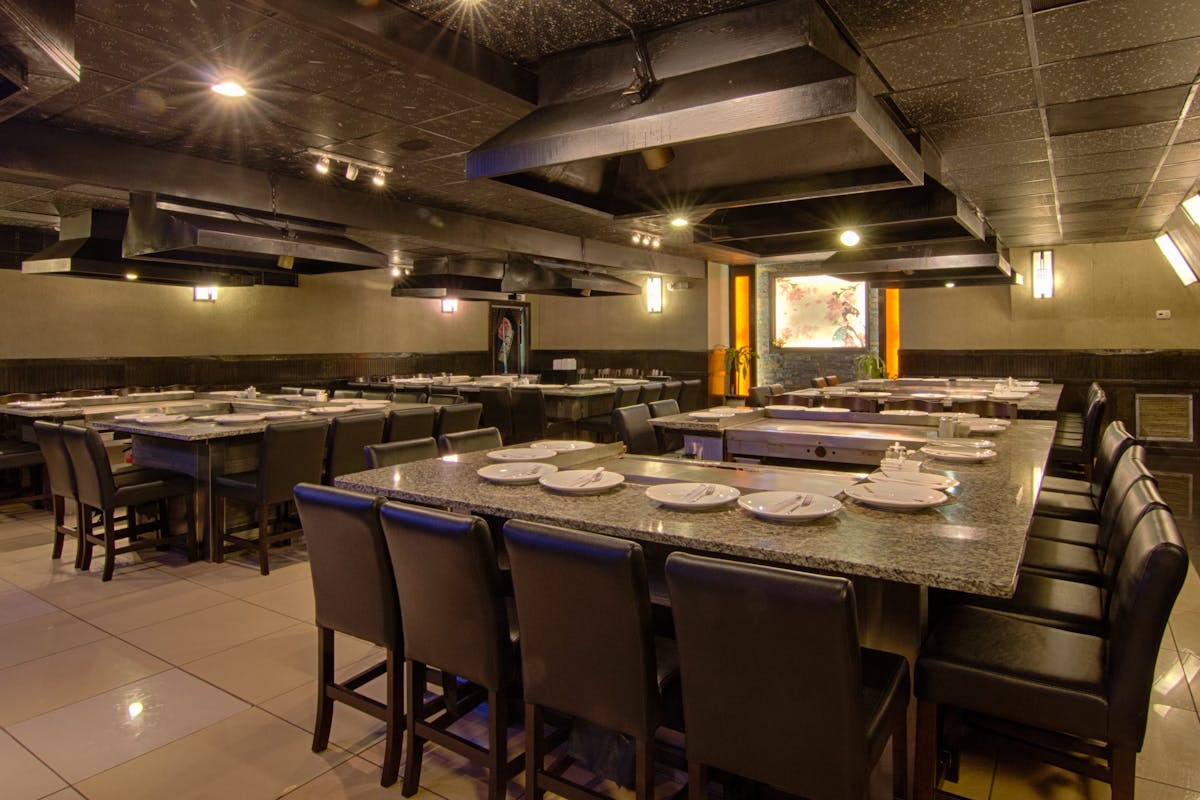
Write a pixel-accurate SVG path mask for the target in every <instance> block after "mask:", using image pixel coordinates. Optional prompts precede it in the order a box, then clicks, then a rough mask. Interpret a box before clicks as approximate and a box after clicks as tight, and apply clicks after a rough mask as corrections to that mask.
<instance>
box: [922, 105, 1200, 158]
mask: <svg viewBox="0 0 1200 800" xmlns="http://www.w3.org/2000/svg"><path fill="white" fill-rule="evenodd" d="M1197 128H1198V129H1200V125H1197ZM922 132H923V133H924V134H925V135H926V136H928V137H929V138H930V140H931V141H932V142H933V143H934V144H936V145H937V146H938V147H939V148H941V150H942V151H943V152H945V151H947V150H955V149H957V148H960V147H970V146H973V145H982V144H991V143H992V142H1014V141H1018V140H1021V139H1036V138H1038V137H1040V136H1041V135H1042V133H1043V132H1042V115H1041V114H1040V113H1039V112H1038V111H1037V110H1036V109H1029V110H1027V111H1013V112H1010V113H1007V114H993V115H991V116H988V117H972V118H970V119H960V120H955V121H953V122H943V123H940V124H937V125H928V126H926V127H924V128H923V129H922Z"/></svg>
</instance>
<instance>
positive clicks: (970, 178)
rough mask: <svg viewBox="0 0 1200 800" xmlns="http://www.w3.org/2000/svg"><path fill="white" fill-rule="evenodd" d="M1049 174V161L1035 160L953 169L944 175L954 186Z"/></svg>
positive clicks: (1002, 181)
mask: <svg viewBox="0 0 1200 800" xmlns="http://www.w3.org/2000/svg"><path fill="white" fill-rule="evenodd" d="M1049 176H1050V162H1048V161H1035V162H1032V163H1028V164H1008V165H1004V166H999V167H989V168H987V169H972V170H965V169H963V170H955V171H954V172H952V173H949V174H947V175H945V176H944V177H946V179H947V180H948V181H951V182H953V183H954V185H956V186H964V187H976V186H979V187H982V186H996V185H998V184H1011V183H1022V182H1025V181H1036V180H1042V179H1044V178H1048V177H1049Z"/></svg>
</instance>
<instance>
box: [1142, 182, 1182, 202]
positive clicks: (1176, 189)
mask: <svg viewBox="0 0 1200 800" xmlns="http://www.w3.org/2000/svg"><path fill="white" fill-rule="evenodd" d="M1192 183H1193V181H1191V180H1188V179H1186V178H1185V179H1183V180H1176V181H1164V180H1158V181H1155V182H1154V183H1153V184H1152V185H1151V186H1150V191H1149V192H1147V194H1148V195H1149V196H1152V197H1153V196H1161V195H1171V196H1175V195H1178V196H1179V198H1180V199H1183V195H1184V193H1186V192H1187V190H1188V189H1190V188H1192ZM1159 202H1162V201H1161V200H1160V201H1159Z"/></svg>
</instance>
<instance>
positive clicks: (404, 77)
mask: <svg viewBox="0 0 1200 800" xmlns="http://www.w3.org/2000/svg"><path fill="white" fill-rule="evenodd" d="M609 1H610V3H611V4H612V5H613V6H614V7H616V8H617V9H619V10H620V11H621V12H622V13H625V14H627V15H628V16H629V18H630V19H631V20H632V21H633V22H634V23H635V24H636V25H637V26H639V27H642V28H650V27H657V26H661V25H666V24H671V23H674V22H678V21H681V20H683V19H688V18H692V17H696V16H702V15H706V14H710V13H714V12H716V11H721V10H726V9H730V8H734V7H740V6H747V5H752V3H751V2H747V0H638V1H637V2H634V0H609ZM825 5H826V6H827V8H828V10H829V12H831V15H832V16H833V17H834V18H835V20H836V21H837V22H838V23H839V24H840V26H841V27H842V28H843V30H844V32H845V33H846V35H847V37H848V38H849V39H850V40H851V41H852V43H853V44H854V45H856V46H857V48H858V49H859V51H860V52H861V54H862V56H863V64H862V69H861V70H860V74H862V75H863V76H864V80H865V82H866V84H867V85H868V86H869V87H871V88H872V90H873V91H874V93H875V94H876V95H877V96H879V97H880V98H881V100H883V101H884V102H885V104H886V105H887V106H888V107H889V108H890V109H891V110H892V111H893V112H894V113H895V115H896V117H897V121H898V122H899V123H900V124H901V126H902V128H903V129H905V130H906V131H909V132H911V133H912V134H913V135H914V136H917V135H919V136H920V137H922V138H923V139H924V145H923V152H924V154H925V161H926V168H927V171H929V172H930V173H931V174H932V175H934V176H935V177H938V178H940V180H941V182H942V183H943V184H945V185H946V186H948V187H950V188H952V189H954V190H956V191H957V192H958V193H959V194H960V195H962V196H963V197H964V198H965V199H966V200H967V201H968V202H969V203H970V204H972V205H973V206H975V207H976V208H977V209H978V210H979V212H980V213H982V215H983V216H984V217H985V219H986V220H987V222H988V223H989V224H990V225H991V227H992V228H993V229H994V230H995V231H996V233H997V234H998V236H999V238H1000V239H1001V240H1002V241H1003V242H1004V243H1005V244H1006V245H1008V246H1022V245H1042V244H1047V245H1049V244H1056V243H1063V242H1089V241H1101V240H1118V239H1128V238H1146V237H1149V236H1151V235H1153V234H1154V233H1156V232H1157V231H1158V230H1159V228H1160V227H1161V226H1162V225H1163V223H1164V222H1165V221H1166V218H1167V217H1168V216H1169V215H1170V214H1171V213H1172V212H1173V211H1174V210H1175V208H1176V207H1177V206H1178V205H1179V203H1180V202H1181V201H1182V200H1183V199H1184V197H1185V196H1186V195H1187V194H1188V192H1189V191H1191V190H1192V189H1193V188H1194V186H1195V184H1196V182H1197V179H1198V178H1200V102H1196V101H1195V100H1196V98H1195V95H1196V93H1197V69H1198V68H1200V3H1197V2H1196V0H1077V1H1076V2H1063V1H1062V0H924V1H923V2H907V1H906V0H826V2H825ZM347 7H351V8H352V9H353V10H352V11H349V12H347V11H346V10H345V9H346V8H347ZM322 14H324V16H322ZM418 15H419V16H418ZM414 22H416V23H417V24H414ZM455 31H457V32H458V35H455V33H454V32H455ZM622 35H623V32H622V28H621V27H620V25H619V24H617V23H616V22H615V21H614V20H613V19H612V18H611V17H610V16H609V15H607V14H606V13H605V12H604V11H603V10H601V9H600V8H599V7H598V6H597V5H596V4H595V3H594V2H593V0H476V2H475V3H473V4H470V5H467V4H465V3H463V2H462V0H394V1H393V2H388V0H358V2H357V3H356V4H351V3H348V2H341V1H340V0H289V1H287V2H285V0H239V1H238V2H214V1H210V0H196V2H193V0H78V4H77V17H76V30H75V39H76V42H75V47H76V50H75V55H76V58H77V59H78V61H79V62H80V63H81V65H82V67H83V77H82V80H81V82H80V83H79V84H78V85H77V86H75V87H73V88H71V89H68V90H67V91H65V92H62V93H60V94H58V95H55V96H53V97H51V98H50V99H48V100H46V101H45V102H42V103H39V104H37V105H35V106H34V107H32V108H30V109H28V110H26V111H24V112H23V113H21V114H20V115H19V116H18V117H17V119H18V120H21V121H25V122H32V123H36V124H40V125H46V126H51V127H54V128H62V129H68V130H72V131H77V132H83V133H89V134H91V133H99V134H105V135H107V136H111V137H113V138H116V139H119V140H122V141H125V142H129V143H133V144H139V145H144V146H149V147H152V148H155V149H157V150H163V151H169V152H177V153H185V154H189V155H193V156H198V157H201V158H205V159H210V160H214V161H218V162H225V163H231V164H237V165H241V166H244V167H247V168H250V169H255V170H261V171H265V172H272V173H275V174H279V175H288V176H293V177H295V178H300V179H304V180H311V181H314V182H316V181H318V180H321V179H320V178H318V177H317V176H315V175H314V174H313V171H312V160H311V158H309V157H306V156H304V155H303V150H304V149H305V148H307V147H318V148H326V149H330V150H333V151H335V152H338V153H342V154H346V155H351V156H355V157H358V158H363V159H367V160H369V161H373V162H378V163H382V164H386V165H389V166H392V167H394V169H395V172H394V173H393V174H392V175H391V176H390V179H389V183H388V187H387V189H386V192H387V193H388V194H389V196H391V197H394V198H397V199H403V200H409V201H414V202H417V203H421V204H425V205H429V206H433V207H436V208H441V209H448V210H452V211H460V212H464V213H467V214H471V215H477V216H481V217H487V218H491V219H496V220H504V221H509V222H515V223H520V224H523V225H528V226H534V227H537V228H542V229H546V230H551V231H559V232H564V233H570V234H572V235H576V236H580V237H588V238H592V239H598V240H602V241H603V240H606V241H610V242H614V243H623V242H628V236H629V228H628V227H627V226H625V225H623V224H618V223H614V222H612V221H610V220H607V219H604V218H600V217H596V216H594V215H589V214H585V213H582V212H580V211H576V210H573V209H570V208H566V207H563V206H560V205H557V204H554V203H551V202H548V201H546V200H544V199H542V198H540V197H536V196H531V195H528V194H525V193H524V192H522V191H521V190H519V189H515V188H511V187H508V186H505V185H502V184H498V183H493V182H468V181H466V180H464V178H463V169H464V160H465V154H466V152H467V151H469V150H470V149H472V148H473V147H476V146H477V145H479V144H480V143H482V142H484V141H486V140H487V139H488V138H490V137H491V136H493V135H494V134H496V133H497V132H498V131H500V130H502V129H503V128H505V127H507V126H508V125H509V124H511V123H512V122H513V121H514V120H516V119H517V118H518V117H520V116H521V115H523V114H524V113H526V112H527V111H528V110H530V109H531V108H532V104H531V102H530V101H531V100H532V99H533V97H534V95H533V92H532V90H531V89H530V87H533V86H534V71H535V70H536V65H535V63H534V62H536V59H537V58H539V57H541V56H544V55H547V54H550V53H554V52H558V51H562V50H566V49H570V48H574V47H579V46H582V45H587V44H591V43H595V42H600V41H605V40H609V39H612V38H614V37H619V36H622ZM398 39H399V40H403V41H404V42H407V43H408V45H407V49H406V48H405V47H394V48H393V47H387V46H382V45H381V44H380V43H381V42H385V41H392V42H395V41H397V40H398ZM414 41H416V42H418V46H419V43H420V42H421V41H424V42H427V43H428V44H427V46H426V48H425V50H426V52H425V54H424V55H425V56H426V57H421V55H422V54H421V53H419V52H417V53H416V56H414V52H415V51H414V45H413V44H412V43H413V42H414ZM472 48H473V49H472ZM488 59H492V61H488ZM489 63H491V64H498V65H500V67H501V68H494V67H489V66H488V64H489ZM448 64H449V65H450V66H449V67H448V66H447V65H448ZM228 70H236V71H238V72H240V73H241V74H242V75H244V76H245V80H246V81H247V82H248V83H249V85H250V87H251V91H252V95H251V97H250V98H247V100H245V101H242V102H240V103H236V102H235V103H230V102H228V101H225V100H224V99H223V98H219V97H216V96H215V95H213V94H212V92H210V91H208V86H209V85H210V84H211V83H212V81H213V79H214V77H215V76H216V75H217V74H218V73H221V72H224V71H228ZM455 70H458V71H459V72H461V73H463V74H465V75H466V76H467V77H466V78H464V79H459V78H457V77H456V75H457V74H458V73H456V71H455ZM489 71H490V72H492V73H496V74H497V75H499V74H500V73H503V75H502V77H503V80H502V81H501V80H495V81H493V80H491V78H490V77H489V74H488V73H489ZM522 81H524V83H522ZM506 82H507V83H506ZM514 82H515V83H514ZM512 86H517V87H518V88H517V90H516V93H515V94H514V93H513V91H512ZM521 86H524V87H526V88H525V89H524V90H522V89H520V87H521ZM506 87H507V89H506ZM325 180H327V181H332V182H334V183H336V184H338V185H340V186H341V187H342V188H347V189H352V190H356V191H360V192H371V191H376V190H374V189H373V188H372V187H371V185H370V183H369V182H368V181H365V180H363V179H361V178H360V179H359V181H358V182H356V183H350V182H348V181H345V180H344V179H343V178H342V177H340V176H330V177H328V178H326V179H325ZM125 204H126V198H125V195H124V193H123V191H121V187H113V186H106V187H98V186H89V185H81V184H80V183H78V182H72V181H70V180H53V181H50V180H40V181H39V180H37V179H34V178H29V177H22V176H18V175H15V174H12V173H6V174H3V175H0V224H9V225H18V226H34V225H46V224H48V223H49V222H50V221H51V220H52V218H53V217H55V216H57V215H59V214H63V213H69V212H71V211H74V210H78V209H80V208H90V207H100V208H114V207H123V206H124V205H125ZM384 238H386V237H384ZM383 243H384V244H388V243H390V244H394V245H396V246H404V245H405V242H404V241H403V240H398V239H394V238H393V239H392V240H390V241H387V242H383ZM413 249H417V250H419V249H420V248H416V247H414V248H413ZM666 249H671V250H673V251H674V252H677V253H679V254H682V255H689V254H697V253H699V252H700V251H696V250H690V249H689V247H688V246H687V245H683V244H680V245H679V246H676V247H672V246H671V243H668V244H667V247H666ZM425 252H432V251H431V250H429V249H428V248H427V249H426V251H425Z"/></svg>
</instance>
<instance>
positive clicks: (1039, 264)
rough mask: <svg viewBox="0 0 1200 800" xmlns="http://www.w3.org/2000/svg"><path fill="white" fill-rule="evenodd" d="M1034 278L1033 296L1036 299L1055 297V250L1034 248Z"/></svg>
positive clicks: (1031, 275) (1032, 270)
mask: <svg viewBox="0 0 1200 800" xmlns="http://www.w3.org/2000/svg"><path fill="white" fill-rule="evenodd" d="M1030 277H1032V278H1033V298H1034V299H1035V300H1039V299H1045V298H1050V297H1054V251H1053V250H1034V251H1033V268H1032V269H1031V270H1030Z"/></svg>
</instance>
